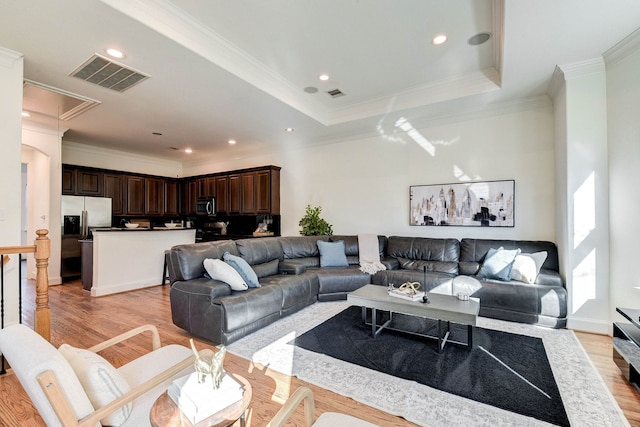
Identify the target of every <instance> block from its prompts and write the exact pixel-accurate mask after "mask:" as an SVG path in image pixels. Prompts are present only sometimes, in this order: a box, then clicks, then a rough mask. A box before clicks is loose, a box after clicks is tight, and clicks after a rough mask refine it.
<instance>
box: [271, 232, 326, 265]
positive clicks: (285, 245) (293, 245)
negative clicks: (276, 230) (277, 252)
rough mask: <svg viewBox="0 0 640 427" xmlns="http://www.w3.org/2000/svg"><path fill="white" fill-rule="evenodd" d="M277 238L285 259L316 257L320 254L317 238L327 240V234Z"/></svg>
mask: <svg viewBox="0 0 640 427" xmlns="http://www.w3.org/2000/svg"><path fill="white" fill-rule="evenodd" d="M278 239H279V242H280V245H282V252H283V253H284V258H285V259H296V258H317V257H319V256H320V252H319V251H318V240H322V241H325V242H328V241H329V236H287V237H278ZM318 262H319V260H318ZM317 265H319V264H317ZM307 266H308V267H309V266H310V265H308V264H307Z"/></svg>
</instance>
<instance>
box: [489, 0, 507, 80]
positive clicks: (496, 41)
mask: <svg viewBox="0 0 640 427" xmlns="http://www.w3.org/2000/svg"><path fill="white" fill-rule="evenodd" d="M492 9H493V36H492V37H491V38H492V39H493V66H494V68H495V69H496V70H497V71H498V74H500V75H502V53H503V50H504V31H503V30H504V0H493V2H492Z"/></svg>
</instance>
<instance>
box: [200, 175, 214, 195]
mask: <svg viewBox="0 0 640 427" xmlns="http://www.w3.org/2000/svg"><path fill="white" fill-rule="evenodd" d="M215 195H216V178H215V177H214V176H210V177H206V178H203V179H202V192H201V193H200V197H215Z"/></svg>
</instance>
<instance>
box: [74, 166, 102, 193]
mask: <svg viewBox="0 0 640 427" xmlns="http://www.w3.org/2000/svg"><path fill="white" fill-rule="evenodd" d="M75 194H76V195H78V196H97V197H101V196H102V195H103V192H102V172H100V171H95V170H85V169H78V170H76V191H75Z"/></svg>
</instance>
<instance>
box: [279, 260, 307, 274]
mask: <svg viewBox="0 0 640 427" xmlns="http://www.w3.org/2000/svg"><path fill="white" fill-rule="evenodd" d="M278 271H279V272H280V274H294V275H295V274H302V273H304V272H305V271H307V266H306V265H304V264H301V263H299V262H295V261H280V263H279V264H278Z"/></svg>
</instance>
